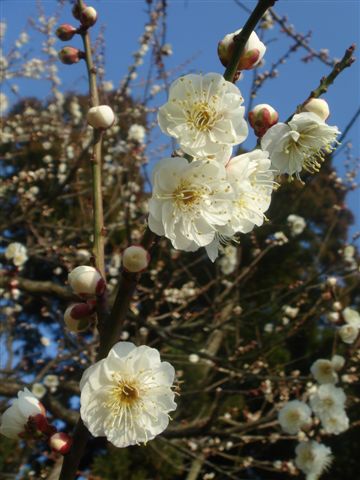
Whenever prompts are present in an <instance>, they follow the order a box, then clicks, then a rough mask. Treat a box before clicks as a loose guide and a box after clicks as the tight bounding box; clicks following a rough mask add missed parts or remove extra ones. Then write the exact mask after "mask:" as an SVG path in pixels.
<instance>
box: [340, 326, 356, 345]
mask: <svg viewBox="0 0 360 480" xmlns="http://www.w3.org/2000/svg"><path fill="white" fill-rule="evenodd" d="M339 335H340V338H341V340H342V341H343V342H344V343H348V344H351V343H354V342H355V340H356V339H357V337H358V335H359V328H358V327H356V326H355V325H349V324H348V323H347V324H345V325H342V326H341V327H340V328H339Z"/></svg>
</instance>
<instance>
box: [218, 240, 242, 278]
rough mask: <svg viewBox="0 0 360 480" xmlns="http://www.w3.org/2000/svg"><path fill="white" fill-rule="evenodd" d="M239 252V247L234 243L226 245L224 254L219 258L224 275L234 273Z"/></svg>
mask: <svg viewBox="0 0 360 480" xmlns="http://www.w3.org/2000/svg"><path fill="white" fill-rule="evenodd" d="M237 252H238V249H237V248H236V247H235V246H234V245H226V247H224V250H223V255H222V256H221V258H220V260H219V266H220V269H221V271H222V273H223V274H224V275H230V274H231V273H233V272H234V271H235V269H236V266H237Z"/></svg>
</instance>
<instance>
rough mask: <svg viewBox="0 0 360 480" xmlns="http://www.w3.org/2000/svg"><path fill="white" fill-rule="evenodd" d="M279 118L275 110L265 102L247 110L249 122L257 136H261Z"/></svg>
mask: <svg viewBox="0 0 360 480" xmlns="http://www.w3.org/2000/svg"><path fill="white" fill-rule="evenodd" d="M278 120H279V114H278V113H277V111H276V110H275V109H274V108H273V107H272V106H271V105H268V104H267V103H260V104H259V105H256V107H254V108H253V109H252V110H251V112H249V122H250V125H251V126H252V128H253V129H254V133H255V135H256V136H257V137H262V136H263V135H265V133H266V132H267V131H268V130H269V128H271V127H272V126H273V125H275V124H276V123H277V122H278Z"/></svg>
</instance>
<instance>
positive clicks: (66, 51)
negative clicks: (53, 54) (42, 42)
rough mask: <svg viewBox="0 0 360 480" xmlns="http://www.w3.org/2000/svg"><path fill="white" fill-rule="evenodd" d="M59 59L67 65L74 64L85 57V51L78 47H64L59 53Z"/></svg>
mask: <svg viewBox="0 0 360 480" xmlns="http://www.w3.org/2000/svg"><path fill="white" fill-rule="evenodd" d="M58 56H59V59H60V61H61V62H62V63H65V65H73V64H74V63H78V62H79V61H80V60H81V59H82V58H84V53H83V52H82V51H81V50H79V49H78V48H74V47H64V48H62V49H61V50H60V52H59V53H58Z"/></svg>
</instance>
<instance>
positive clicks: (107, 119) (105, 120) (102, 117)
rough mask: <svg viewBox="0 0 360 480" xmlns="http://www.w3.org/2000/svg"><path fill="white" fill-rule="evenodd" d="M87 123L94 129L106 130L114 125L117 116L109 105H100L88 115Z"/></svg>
mask: <svg viewBox="0 0 360 480" xmlns="http://www.w3.org/2000/svg"><path fill="white" fill-rule="evenodd" d="M87 121H88V124H89V125H91V126H92V127H93V128H101V129H106V128H109V127H111V126H112V125H113V124H114V121H115V115H114V112H113V111H112V109H111V108H110V107H109V106H108V105H99V106H98V107H91V108H90V110H89V111H88V113H87Z"/></svg>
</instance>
